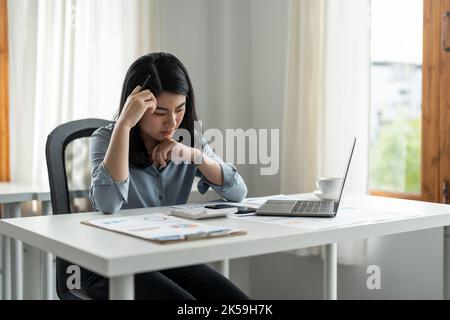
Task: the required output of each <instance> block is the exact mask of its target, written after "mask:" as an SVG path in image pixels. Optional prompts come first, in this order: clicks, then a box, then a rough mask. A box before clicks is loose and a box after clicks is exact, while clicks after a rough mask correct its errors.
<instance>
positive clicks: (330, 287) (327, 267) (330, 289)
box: [323, 243, 337, 300]
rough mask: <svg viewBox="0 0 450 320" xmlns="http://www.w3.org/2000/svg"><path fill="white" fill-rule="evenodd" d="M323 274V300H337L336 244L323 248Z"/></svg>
mask: <svg viewBox="0 0 450 320" xmlns="http://www.w3.org/2000/svg"><path fill="white" fill-rule="evenodd" d="M323 249H324V251H325V255H324V268H323V270H324V273H323V284H324V286H323V298H324V299H325V300H336V299H337V243H331V244H327V245H324V246H323Z"/></svg>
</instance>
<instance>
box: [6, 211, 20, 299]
mask: <svg viewBox="0 0 450 320" xmlns="http://www.w3.org/2000/svg"><path fill="white" fill-rule="evenodd" d="M8 205H9V215H10V217H11V218H20V216H21V213H20V202H15V203H10V204H8ZM22 274H23V267H22V241H18V240H15V239H11V298H12V299H13V300H21V299H22V286H23V284H22Z"/></svg>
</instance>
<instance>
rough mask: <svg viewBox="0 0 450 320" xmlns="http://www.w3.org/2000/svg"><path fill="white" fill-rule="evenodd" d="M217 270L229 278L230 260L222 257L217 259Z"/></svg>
mask: <svg viewBox="0 0 450 320" xmlns="http://www.w3.org/2000/svg"><path fill="white" fill-rule="evenodd" d="M219 270H220V272H221V273H222V274H223V275H224V276H225V277H227V278H228V279H229V278H230V260H229V259H224V260H221V261H219Z"/></svg>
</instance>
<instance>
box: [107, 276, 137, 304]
mask: <svg viewBox="0 0 450 320" xmlns="http://www.w3.org/2000/svg"><path fill="white" fill-rule="evenodd" d="M109 300H134V275H132V274H131V275H126V276H121V277H112V278H110V279H109Z"/></svg>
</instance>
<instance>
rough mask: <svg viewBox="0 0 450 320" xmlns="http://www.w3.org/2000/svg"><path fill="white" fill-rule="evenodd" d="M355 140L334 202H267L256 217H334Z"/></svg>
mask: <svg viewBox="0 0 450 320" xmlns="http://www.w3.org/2000/svg"><path fill="white" fill-rule="evenodd" d="M355 145H356V138H354V139H353V144H352V147H351V150H350V155H349V157H348V161H347V166H346V168H345V173H344V177H343V178H342V183H341V190H340V191H339V197H338V198H337V199H336V200H268V201H266V202H265V203H264V204H263V205H262V206H261V207H260V208H259V209H258V210H256V213H255V214H256V215H260V216H288V217H322V218H332V217H334V216H336V214H337V211H338V208H339V202H340V201H341V197H342V192H343V191H344V185H345V180H346V179H347V174H348V170H349V168H350V162H351V161H352V156H353V151H354V150H355Z"/></svg>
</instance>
